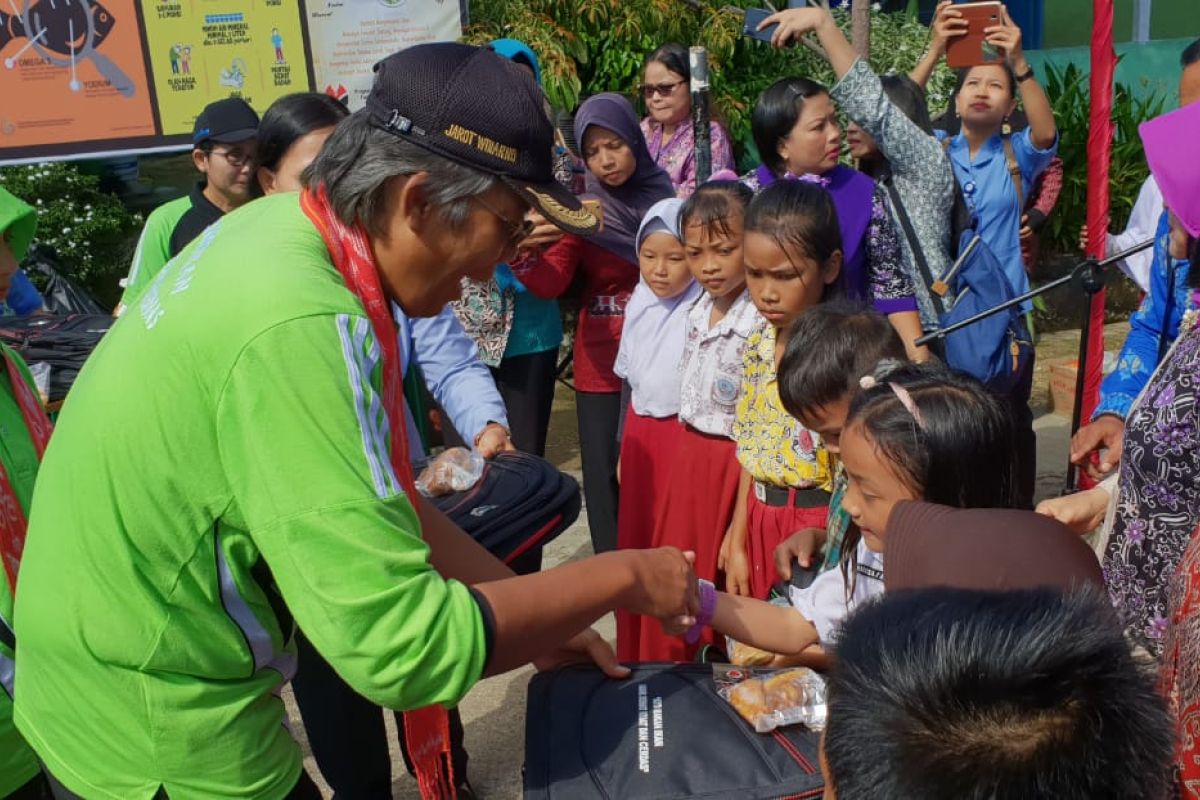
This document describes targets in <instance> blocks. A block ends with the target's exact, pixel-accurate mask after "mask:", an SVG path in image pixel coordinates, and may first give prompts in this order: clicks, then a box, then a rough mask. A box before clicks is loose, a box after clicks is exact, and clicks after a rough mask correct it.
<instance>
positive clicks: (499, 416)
mask: <svg viewBox="0 0 1200 800" xmlns="http://www.w3.org/2000/svg"><path fill="white" fill-rule="evenodd" d="M392 310H393V313H394V314H395V317H396V325H397V326H398V328H399V329H400V336H399V340H400V363H401V364H403V365H404V369H405V371H407V370H408V367H409V364H410V363H415V364H416V365H417V366H419V367H420V368H421V373H422V374H423V375H424V376H425V385H426V386H428V387H429V393H430V394H431V395H433V399H434V400H436V401H437V402H438V405H440V406H441V407H442V410H443V411H445V412H446V415H447V416H448V417H449V418H450V422H451V423H452V424H453V425H454V429H455V430H456V431H458V432H459V434H460V435H461V436H462V437H463V439H464V440H465V441H467V442H471V441H473V440H474V439H475V437H476V436H478V435H479V433H480V432H481V431H482V430H483V429H484V428H485V427H487V424H488V423H489V422H499V423H500V424H501V425H503V426H505V427H508V414H507V413H506V412H505V409H504V400H503V399H501V397H500V391H499V390H498V389H497V388H496V382H495V380H493V379H492V373H491V372H490V371H488V368H487V366H485V365H484V363H483V362H482V361H480V360H479V351H478V349H476V347H475V343H474V342H473V341H471V338H470V337H469V336H467V334H466V331H464V330H463V328H462V325H461V324H459V321H458V318H457V317H455V316H454V311H453V310H452V309H451V308H450V306H446V307H445V308H443V309H442V311H441V313H440V314H438V315H437V316H436V317H427V318H420V319H414V320H410V319H409V318H408V317H407V316H406V315H405V314H404V312H403V311H401V310H400V308H399V307H397V306H394V305H393V306H392ZM410 359H412V360H411V361H410ZM404 418H405V421H406V423H407V424H408V441H409V444H410V447H415V446H416V443H419V442H420V441H421V435H420V434H419V433H418V432H417V426H416V423H415V422H414V420H413V418H412V412H411V411H409V409H408V404H407V403H406V404H405V407H404ZM422 455H423V454H422V453H419V452H410V454H409V457H410V459H412V460H416V459H418V458H420V457H421V456H422Z"/></svg>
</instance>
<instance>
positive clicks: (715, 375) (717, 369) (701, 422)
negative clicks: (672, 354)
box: [679, 290, 762, 439]
mask: <svg viewBox="0 0 1200 800" xmlns="http://www.w3.org/2000/svg"><path fill="white" fill-rule="evenodd" d="M712 307H713V299H712V296H711V295H710V294H708V292H705V293H704V294H702V295H700V298H699V299H698V300H696V302H695V304H694V305H693V306H692V307H691V309H690V310H689V311H688V319H687V340H686V342H685V343H684V347H683V361H682V363H681V364H680V370H681V371H682V378H681V381H680V397H679V419H681V420H682V421H683V422H686V423H687V424H688V425H691V426H692V427H693V428H695V429H696V430H698V431H700V432H701V433H707V434H710V435H712V436H724V437H725V438H727V439H732V438H733V418H734V412H735V411H736V410H737V401H738V394H739V393H740V392H741V388H742V356H743V353H744V352H745V350H746V340H747V339H748V338H749V337H750V334H751V332H753V330H754V327H755V325H757V324H758V323H759V321H760V320H761V319H762V317H761V316H760V315H759V313H758V309H757V308H755V307H754V303H753V302H752V301H751V300H750V293H749V292H748V291H746V290H743V291H742V293H741V295H739V296H738V299H737V300H735V301H733V305H732V306H730V307H729V313H727V314H726V315H725V317H724V318H723V319H722V320H721V321H720V322H718V323H717V324H716V325H714V326H712V328H709V326H708V320H709V317H710V316H711V315H712Z"/></svg>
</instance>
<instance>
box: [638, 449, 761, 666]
mask: <svg viewBox="0 0 1200 800" xmlns="http://www.w3.org/2000/svg"><path fill="white" fill-rule="evenodd" d="M681 430H682V433H681V435H680V437H679V443H678V444H677V445H676V450H675V463H676V464H677V465H678V468H677V469H673V470H671V473H670V476H669V478H668V482H667V487H666V494H665V496H664V497H663V502H662V505H661V506H660V507H659V509H658V522H657V524H656V525H655V529H654V537H653V539H652V541H651V545H652V546H654V547H677V548H679V549H680V550H685V551H686V550H691V551H693V552H695V553H696V563H695V570H696V576H697V577H700V578H704V579H707V580H710V581H716V580H717V555H718V553H719V552H720V550H721V540H722V539H724V538H725V531H726V530H727V529H728V528H729V521H730V520H731V519H732V518H733V506H734V503H735V502H736V501H737V487H738V479H739V478H740V477H741V470H742V468H741V465H740V464H738V460H737V455H736V453H735V447H736V445H735V444H734V442H733V440H732V439H726V438H725V437H724V436H710V435H708V434H706V433H701V432H700V431H697V430H696V429H694V428H691V427H688V426H681ZM638 622H639V625H638V626H637V629H638V637H637V639H635V640H633V642H634V645H633V646H634V649H628V648H625V649H624V650H622V648H621V647H620V641H619V640H618V650H617V652H618V654H621V653H622V652H623V653H624V655H621V659H622V660H623V661H691V660H693V659H694V658H695V656H696V651H697V650H699V649H700V647H702V646H703V645H705V644H711V643H712V641H713V634H712V629H711V628H709V629H706V630H705V631H704V634H703V635H702V636H701V638H700V641H698V642H697V643H696V644H694V645H688V644H687V643H686V642H685V641H684V640H683V638H682V637H678V636H667V635H666V634H664V633H663V631H662V627H661V626H660V625H659V623H658V620H654V619H648V618H646V617H640V618H638Z"/></svg>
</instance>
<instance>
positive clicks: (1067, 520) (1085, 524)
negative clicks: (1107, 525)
mask: <svg viewBox="0 0 1200 800" xmlns="http://www.w3.org/2000/svg"><path fill="white" fill-rule="evenodd" d="M1108 500H1109V495H1108V492H1106V491H1105V490H1104V489H1101V488H1099V487H1097V488H1095V489H1089V490H1087V491H1086V492H1078V493H1076V494H1069V495H1067V496H1066V497H1055V498H1054V499H1052V500H1043V501H1042V502H1040V503H1038V507H1037V513H1039V514H1041V515H1043V516H1046V517H1050V518H1052V519H1056V520H1058V521H1059V522H1061V523H1062V524H1063V525H1066V526H1067V527H1068V528H1070V529H1071V530H1072V531H1074V532H1075V533H1078V534H1079V535H1080V536H1083V535H1085V534H1088V533H1091V532H1092V531H1094V530H1096V528H1099V527H1100V526H1101V525H1102V524H1104V515H1105V514H1107V513H1108Z"/></svg>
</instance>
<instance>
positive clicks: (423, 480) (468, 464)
mask: <svg viewBox="0 0 1200 800" xmlns="http://www.w3.org/2000/svg"><path fill="white" fill-rule="evenodd" d="M483 467H484V461H483V456H481V455H479V453H477V452H475V451H474V450H468V449H466V448H465V447H451V448H450V449H449V450H447V451H446V452H444V453H442V454H441V455H439V456H438V457H437V458H435V459H433V461H430V462H429V465H428V466H427V467H425V469H423V470H421V474H420V475H418V476H417V480H416V484H417V491H418V492H420V493H421V494H423V495H425V496H426V497H438V496H440V495H443V494H450V493H451V492H465V491H466V490H467V489H470V488H471V487H472V486H474V485H475V484H476V482H478V481H479V477H480V476H481V475H483Z"/></svg>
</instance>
